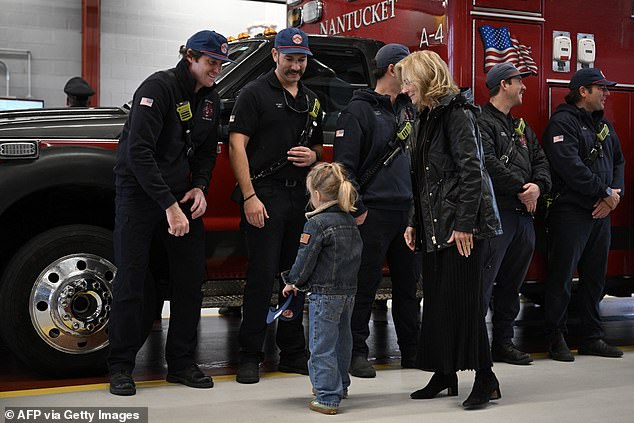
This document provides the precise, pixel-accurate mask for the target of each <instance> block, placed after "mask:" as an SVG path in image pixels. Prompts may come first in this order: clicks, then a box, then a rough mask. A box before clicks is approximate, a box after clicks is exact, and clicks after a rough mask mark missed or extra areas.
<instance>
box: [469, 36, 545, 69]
mask: <svg viewBox="0 0 634 423" xmlns="http://www.w3.org/2000/svg"><path fill="white" fill-rule="evenodd" d="M478 30H479V31H480V36H481V37H482V44H484V72H485V73H486V72H488V71H489V70H491V68H492V67H493V66H495V65H497V64H498V63H505V62H511V63H513V64H514V65H515V67H516V68H517V70H519V71H520V72H529V71H530V72H533V73H535V74H537V64H536V63H535V61H534V60H533V58H532V57H531V48H530V47H528V46H525V45H524V44H520V42H519V41H518V40H517V38H513V37H511V34H510V32H509V28H508V27H507V26H502V27H500V28H494V27H492V26H491V25H482V26H481V27H479V28H478Z"/></svg>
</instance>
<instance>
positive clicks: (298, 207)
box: [239, 179, 308, 363]
mask: <svg viewBox="0 0 634 423" xmlns="http://www.w3.org/2000/svg"><path fill="white" fill-rule="evenodd" d="M288 185H293V186H288ZM255 191H256V193H257V195H258V198H259V199H260V201H262V203H263V204H264V206H265V207H266V211H267V213H268V215H269V218H268V219H266V218H265V220H264V227H263V228H256V227H255V226H252V225H250V224H248V223H247V222H246V218H245V217H244V210H243V211H242V213H243V215H242V224H243V227H244V228H245V230H246V238H247V251H248V256H249V265H248V270H247V282H246V285H245V287H244V298H243V307H242V323H241V325H240V333H239V343H240V362H241V363H244V362H261V361H262V360H263V359H264V354H263V352H262V348H263V345H264V338H265V335H266V329H267V324H266V315H267V313H268V308H269V306H270V304H271V295H272V293H273V283H274V281H275V277H276V275H277V274H278V273H279V272H281V271H284V270H288V269H290V268H291V267H292V266H293V263H294V262H295V256H297V250H298V248H299V238H300V235H301V233H302V230H303V228H304V223H305V222H306V217H305V216H304V212H305V208H306V204H307V201H308V200H307V198H306V188H305V186H304V183H303V182H300V181H280V180H273V179H270V180H264V181H261V182H259V183H258V184H257V186H256V187H255ZM280 285H282V284H280ZM281 288H283V287H282V286H280V290H279V292H278V301H283V300H285V299H283V297H282V295H281ZM276 340H277V345H278V347H279V348H280V361H285V360H294V359H296V358H297V357H300V358H301V359H304V360H305V359H306V358H307V357H306V341H305V339H304V327H303V324H302V319H295V320H292V321H290V322H288V321H279V320H278V323H277V335H276Z"/></svg>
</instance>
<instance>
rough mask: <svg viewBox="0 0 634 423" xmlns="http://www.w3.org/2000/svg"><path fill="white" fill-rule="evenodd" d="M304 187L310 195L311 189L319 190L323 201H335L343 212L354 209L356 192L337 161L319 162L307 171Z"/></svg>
mask: <svg viewBox="0 0 634 423" xmlns="http://www.w3.org/2000/svg"><path fill="white" fill-rule="evenodd" d="M306 187H308V190H309V191H310V193H311V195H312V192H313V191H319V194H320V195H321V198H322V200H323V201H324V202H327V201H337V203H338V204H339V207H340V208H341V210H343V211H345V212H351V211H355V210H356V207H354V203H356V201H357V198H358V194H357V190H356V189H355V188H354V186H353V185H352V183H351V182H350V180H349V179H348V177H347V176H346V172H345V171H344V169H343V166H342V165H341V164H339V163H336V162H335V163H324V162H322V163H319V164H317V165H315V167H313V168H312V169H311V171H310V172H308V176H307V177H306Z"/></svg>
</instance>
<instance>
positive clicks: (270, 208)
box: [229, 28, 323, 383]
mask: <svg viewBox="0 0 634 423" xmlns="http://www.w3.org/2000/svg"><path fill="white" fill-rule="evenodd" d="M271 54H272V56H273V60H274V61H275V69H273V70H271V71H270V72H268V73H267V74H265V75H264V76H262V77H261V78H259V79H258V80H255V81H252V82H251V83H249V84H247V85H246V86H245V87H244V88H243V89H242V91H241V92H240V95H239V96H238V99H237V101H236V105H235V107H234V109H233V114H232V115H231V117H230V118H229V132H230V136H229V157H230V161H231V167H232V169H233V172H234V174H235V176H236V179H237V181H238V184H239V185H238V187H237V190H236V194H237V195H236V196H234V199H235V200H237V201H238V202H239V203H240V205H241V214H242V227H243V229H244V230H245V231H246V238H247V254H248V257H249V267H248V269H247V282H246V286H245V288H244V300H243V305H242V322H241V325H240V333H239V343H240V363H239V366H238V372H237V375H236V381H237V382H238V383H257V382H259V380H260V375H259V363H260V362H262V361H263V359H264V354H263V352H262V347H263V345H264V338H265V334H266V328H267V325H266V315H267V312H268V307H269V302H270V298H271V293H272V290H273V282H274V280H275V276H276V275H277V274H279V272H280V271H283V270H287V269H290V268H291V266H292V265H293V262H294V260H295V256H296V254H297V248H298V240H299V238H300V235H301V233H302V229H303V227H304V223H305V221H306V219H305V217H304V212H305V207H306V204H307V201H308V199H307V197H306V188H305V179H306V175H307V174H308V171H309V169H310V166H312V165H313V164H314V163H316V162H317V161H319V159H320V157H321V155H322V152H323V149H322V143H323V134H322V129H321V110H320V108H319V102H318V101H317V97H316V95H315V94H314V93H313V92H312V91H311V90H309V89H308V88H307V87H306V86H304V84H303V83H302V82H301V81H300V79H301V77H302V75H303V74H304V71H305V70H306V65H307V61H308V56H311V55H312V53H311V51H310V49H309V46H308V36H307V35H306V34H305V33H304V32H303V31H301V30H298V29H296V28H287V29H284V30H282V31H280V32H279V33H278V34H277V35H276V37H275V43H274V48H273V49H272V52H271ZM282 285H283V284H282ZM282 298H283V297H282V296H281V287H280V290H279V299H280V301H281V300H282ZM277 344H278V346H279V348H280V361H279V365H278V370H280V371H282V372H291V373H300V374H304V375H307V374H308V366H307V361H308V352H307V351H306V341H305V339H304V329H303V326H302V319H295V320H293V321H289V322H278V326H277Z"/></svg>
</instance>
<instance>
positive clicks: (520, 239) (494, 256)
mask: <svg viewBox="0 0 634 423" xmlns="http://www.w3.org/2000/svg"><path fill="white" fill-rule="evenodd" d="M500 220H501V221H502V229H503V231H504V233H503V234H502V235H499V236H496V237H494V238H490V239H487V240H485V241H484V242H483V243H482V244H483V249H484V251H483V255H484V257H483V259H484V260H485V264H484V267H483V270H482V288H483V290H484V310H485V313H486V310H488V308H489V305H490V304H491V297H493V304H492V309H493V317H492V322H493V339H492V342H493V343H499V344H504V343H506V342H510V341H511V340H512V339H513V324H514V321H515V318H516V317H517V314H518V313H519V311H520V300H519V291H520V287H521V286H522V282H524V278H525V277H526V272H527V271H528V266H529V265H530V262H531V258H532V257H533V251H534V250H535V227H534V225H533V218H532V216H531V215H529V214H526V213H519V212H516V211H512V210H500Z"/></svg>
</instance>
